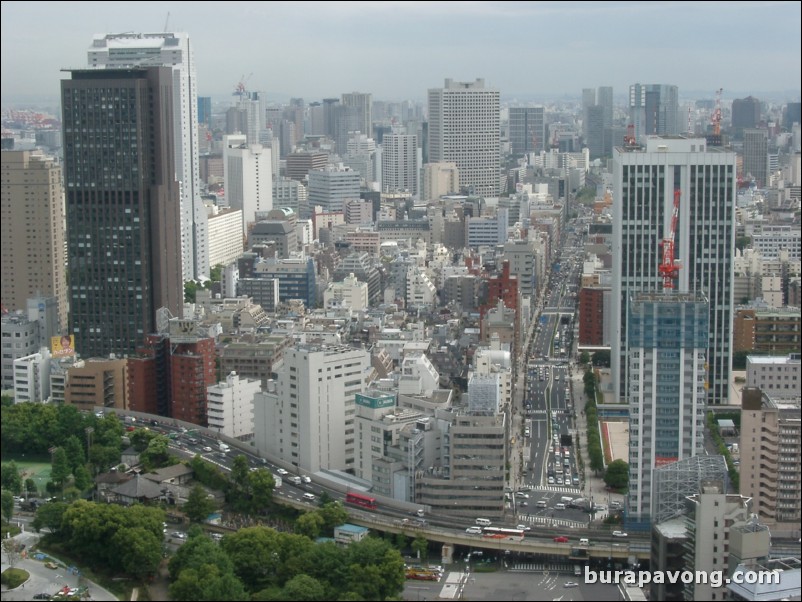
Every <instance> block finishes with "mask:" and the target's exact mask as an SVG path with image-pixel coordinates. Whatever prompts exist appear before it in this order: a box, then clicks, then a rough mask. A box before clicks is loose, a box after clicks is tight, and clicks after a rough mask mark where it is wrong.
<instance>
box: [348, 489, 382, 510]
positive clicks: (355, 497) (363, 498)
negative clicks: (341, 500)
mask: <svg viewBox="0 0 802 602" xmlns="http://www.w3.org/2000/svg"><path fill="white" fill-rule="evenodd" d="M345 503H346V504H353V505H354V506H360V507H362V508H367V509H368V510H375V509H376V498H375V497H370V496H369V495H366V494H364V493H347V494H346V495H345Z"/></svg>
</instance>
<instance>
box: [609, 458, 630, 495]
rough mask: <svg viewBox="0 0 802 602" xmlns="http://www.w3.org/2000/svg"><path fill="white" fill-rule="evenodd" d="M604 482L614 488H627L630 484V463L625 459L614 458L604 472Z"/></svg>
mask: <svg viewBox="0 0 802 602" xmlns="http://www.w3.org/2000/svg"><path fill="white" fill-rule="evenodd" d="M604 482H605V483H607V485H608V486H609V487H612V488H613V489H626V488H627V486H628V484H629V464H627V463H626V462H624V461H623V460H613V461H612V462H610V464H609V465H608V466H607V471H606V472H605V473H604Z"/></svg>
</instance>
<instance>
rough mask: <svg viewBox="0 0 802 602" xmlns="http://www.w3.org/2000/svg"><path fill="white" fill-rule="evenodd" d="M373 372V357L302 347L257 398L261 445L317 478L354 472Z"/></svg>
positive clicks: (336, 348)
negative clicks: (361, 411)
mask: <svg viewBox="0 0 802 602" xmlns="http://www.w3.org/2000/svg"><path fill="white" fill-rule="evenodd" d="M371 371H372V368H371V365H370V353H368V352H367V351H365V350H363V349H353V348H351V347H346V346H344V345H320V346H316V345H296V346H295V347H290V348H288V349H287V350H286V351H285V352H284V361H283V364H282V365H281V366H280V367H277V368H276V372H277V374H278V379H277V380H276V381H268V391H267V392H266V393H262V394H259V395H257V396H256V401H255V410H254V411H255V422H256V426H255V439H256V447H257V449H258V450H259V451H260V452H262V453H263V454H267V455H270V456H274V457H276V458H280V459H281V460H282V461H283V462H285V463H286V464H287V465H288V466H289V465H292V466H294V467H296V468H299V469H302V470H305V471H309V472H317V471H319V470H348V469H353V468H354V453H355V439H356V437H355V433H354V419H355V416H356V403H355V396H356V394H357V393H361V392H362V391H363V390H364V388H365V383H366V380H367V379H368V378H369V376H370V373H371Z"/></svg>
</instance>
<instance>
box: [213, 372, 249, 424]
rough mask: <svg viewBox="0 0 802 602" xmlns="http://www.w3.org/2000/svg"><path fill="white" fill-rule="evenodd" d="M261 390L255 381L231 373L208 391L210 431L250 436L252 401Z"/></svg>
mask: <svg viewBox="0 0 802 602" xmlns="http://www.w3.org/2000/svg"><path fill="white" fill-rule="evenodd" d="M261 390H262V384H261V382H260V381H259V380H258V379H253V380H251V379H248V378H240V376H239V375H237V373H236V372H230V373H229V374H228V376H226V380H225V381H221V382H219V383H217V384H216V385H211V386H210V387H208V388H207V394H208V420H209V428H210V429H216V430H217V432H218V433H219V434H221V435H225V436H226V437H233V438H236V439H249V438H251V437H252V436H253V398H254V397H255V396H256V394H257V393H258V392H259V391H261Z"/></svg>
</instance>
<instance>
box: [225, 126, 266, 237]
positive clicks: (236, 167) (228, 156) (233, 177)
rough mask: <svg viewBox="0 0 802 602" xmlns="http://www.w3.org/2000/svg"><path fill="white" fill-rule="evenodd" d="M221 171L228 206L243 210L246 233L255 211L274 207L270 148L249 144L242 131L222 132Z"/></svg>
mask: <svg viewBox="0 0 802 602" xmlns="http://www.w3.org/2000/svg"><path fill="white" fill-rule="evenodd" d="M223 173H224V175H223V181H224V182H225V190H226V200H227V201H228V206H229V207H231V208H233V209H241V210H242V233H243V234H244V235H246V236H247V234H248V227H249V225H251V224H253V223H255V222H256V212H257V211H270V210H271V209H272V208H273V175H272V170H271V152H270V149H269V148H264V147H263V146H262V145H261V144H249V143H248V142H246V136H244V135H243V134H233V135H231V136H225V137H224V138H223Z"/></svg>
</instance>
